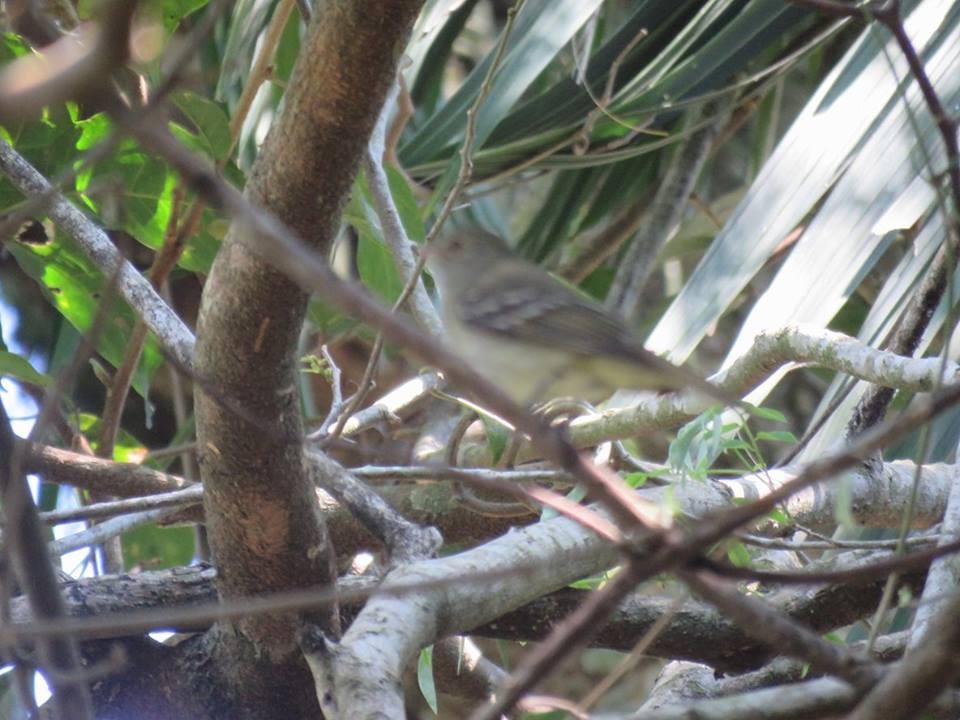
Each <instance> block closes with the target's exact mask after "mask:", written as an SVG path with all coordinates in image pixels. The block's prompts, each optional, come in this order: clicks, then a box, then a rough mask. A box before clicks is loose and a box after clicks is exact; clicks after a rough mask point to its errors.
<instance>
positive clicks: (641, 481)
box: [623, 472, 650, 490]
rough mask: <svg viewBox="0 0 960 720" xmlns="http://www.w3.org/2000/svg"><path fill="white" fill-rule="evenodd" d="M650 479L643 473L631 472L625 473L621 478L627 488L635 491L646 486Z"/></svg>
mask: <svg viewBox="0 0 960 720" xmlns="http://www.w3.org/2000/svg"><path fill="white" fill-rule="evenodd" d="M649 479H650V475H649V474H647V473H645V472H632V473H627V474H626V475H625V476H624V477H623V481H624V482H625V483H626V484H627V486H628V487H631V488H633V489H634V490H636V489H637V488H642V487H643V486H644V485H646V484H647V480H649Z"/></svg>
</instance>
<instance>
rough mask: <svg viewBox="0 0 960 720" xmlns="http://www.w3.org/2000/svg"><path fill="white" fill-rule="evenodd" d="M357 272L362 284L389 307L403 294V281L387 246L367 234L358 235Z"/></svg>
mask: <svg viewBox="0 0 960 720" xmlns="http://www.w3.org/2000/svg"><path fill="white" fill-rule="evenodd" d="M357 271H358V272H359V273H360V279H361V280H362V281H363V284H364V285H366V286H367V287H368V288H370V290H372V291H373V292H374V293H375V294H376V295H379V296H380V297H381V298H382V299H383V300H384V301H386V302H387V303H389V304H391V305H392V304H393V303H395V302H396V300H397V298H398V297H400V293H401V292H403V281H402V280H401V279H400V273H398V272H397V267H396V265H394V264H393V256H392V255H391V254H390V251H389V250H388V249H387V246H386V245H384V244H383V243H382V242H380V241H379V240H376V239H374V238H373V237H371V236H370V235H368V234H367V233H360V242H359V245H358V247H357Z"/></svg>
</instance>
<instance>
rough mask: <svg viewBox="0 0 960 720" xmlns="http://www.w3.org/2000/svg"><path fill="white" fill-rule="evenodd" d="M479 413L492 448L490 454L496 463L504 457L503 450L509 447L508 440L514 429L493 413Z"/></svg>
mask: <svg viewBox="0 0 960 720" xmlns="http://www.w3.org/2000/svg"><path fill="white" fill-rule="evenodd" d="M477 414H478V415H479V416H480V422H482V423H483V430H484V432H485V434H486V436H487V447H489V448H490V456H491V457H492V458H493V463H494V464H496V463H498V462H499V461H500V458H501V457H503V451H504V450H506V448H507V441H508V440H509V439H510V434H511V432H512V431H511V430H510V429H508V428H507V427H505V426H504V424H503V423H502V422H500V421H499V420H498V419H497V418H495V417H493V416H491V415H487V414H486V413H483V412H478V413H477Z"/></svg>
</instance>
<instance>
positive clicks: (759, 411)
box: [750, 405, 787, 424]
mask: <svg viewBox="0 0 960 720" xmlns="http://www.w3.org/2000/svg"><path fill="white" fill-rule="evenodd" d="M750 414H751V415H753V416H754V417H757V418H762V419H764V420H772V421H773V422H778V423H784V424H785V423H786V422H787V416H786V415H784V414H783V413H782V412H780V411H779V410H775V409H773V408H771V407H763V406H760V405H758V406H755V407H753V408H751V410H750Z"/></svg>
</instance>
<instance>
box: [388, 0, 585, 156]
mask: <svg viewBox="0 0 960 720" xmlns="http://www.w3.org/2000/svg"><path fill="white" fill-rule="evenodd" d="M599 4H600V1H599V0H528V1H527V2H526V3H525V4H524V7H523V9H522V10H521V11H520V13H519V15H518V16H517V19H516V23H515V27H514V29H513V33H512V34H511V36H510V38H509V41H508V43H507V49H506V53H505V55H504V57H503V62H502V64H501V66H500V68H499V72H498V73H497V74H496V76H495V77H494V80H493V83H492V86H491V90H490V94H489V96H488V97H487V100H486V102H484V104H483V107H481V108H480V113H479V115H478V117H477V123H476V136H475V140H474V147H476V148H480V147H482V146H483V143H484V141H485V140H486V139H487V137H488V136H489V135H490V133H491V132H493V129H494V128H495V127H496V125H497V124H498V123H499V122H500V121H501V120H502V119H503V117H504V116H505V115H506V113H507V111H508V110H509V109H510V108H511V107H512V106H513V105H514V103H515V102H516V101H517V100H519V99H520V96H521V95H522V94H523V92H524V91H525V90H526V89H527V88H528V87H529V86H530V84H531V83H532V82H533V81H534V80H535V79H536V77H537V76H538V75H539V74H540V72H541V71H542V70H543V69H544V68H545V67H546V66H547V65H548V64H549V63H550V62H551V61H552V60H553V59H554V57H556V55H557V53H558V52H559V51H560V50H561V49H562V48H563V47H564V46H565V45H566V44H567V43H568V42H569V41H570V38H572V37H573V35H574V34H575V33H576V32H577V31H578V30H579V29H580V28H581V27H582V26H583V24H584V23H585V22H587V21H588V20H589V19H590V17H591V16H592V15H593V13H594V11H595V10H596V8H597V6H598V5H599ZM495 53H496V48H494V49H492V50H491V51H490V52H489V53H488V54H487V56H486V57H485V58H484V59H483V61H482V62H480V63H479V64H478V65H477V66H476V67H475V68H474V69H473V72H471V73H470V76H469V77H468V78H467V79H466V81H464V83H463V85H461V86H460V88H459V89H458V90H457V92H456V93H455V94H454V95H453V97H451V98H450V99H449V100H448V101H447V103H446V104H445V105H444V106H443V107H442V108H441V109H440V110H439V111H438V112H437V113H436V114H434V115H433V117H431V118H430V120H429V121H428V122H427V123H425V124H424V126H423V128H422V129H421V130H420V131H419V132H418V133H416V135H415V136H414V137H413V138H412V139H411V140H410V142H409V143H407V144H406V145H405V146H404V147H403V149H402V150H401V157H402V159H403V164H404V166H410V165H416V164H418V163H420V162H424V161H426V160H432V159H434V158H435V157H436V156H437V155H438V154H439V153H440V152H441V151H443V150H444V148H446V147H447V146H449V145H452V144H454V143H457V142H459V141H460V140H461V138H462V136H463V132H464V129H465V127H466V113H467V110H468V109H469V108H470V106H471V105H472V104H473V102H474V100H475V99H476V97H477V94H478V93H479V91H480V87H481V85H482V84H483V80H484V77H485V76H486V74H487V69H488V68H489V67H490V65H491V63H492V61H493V56H494V54H495Z"/></svg>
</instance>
